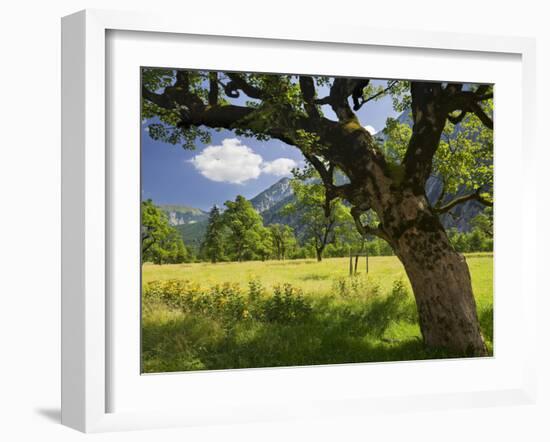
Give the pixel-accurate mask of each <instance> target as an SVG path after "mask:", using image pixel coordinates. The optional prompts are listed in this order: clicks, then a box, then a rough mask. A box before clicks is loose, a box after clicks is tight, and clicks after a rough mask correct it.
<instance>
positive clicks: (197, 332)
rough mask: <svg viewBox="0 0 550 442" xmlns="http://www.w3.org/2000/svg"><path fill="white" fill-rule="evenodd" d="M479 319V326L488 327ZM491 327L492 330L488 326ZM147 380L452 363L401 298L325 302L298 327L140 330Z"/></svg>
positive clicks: (187, 323) (176, 320)
mask: <svg viewBox="0 0 550 442" xmlns="http://www.w3.org/2000/svg"><path fill="white" fill-rule="evenodd" d="M486 315H487V316H483V315H481V316H482V321H486V322H487V323H488V322H489V321H491V326H492V312H491V317H490V318H489V313H486ZM486 325H487V324H486ZM142 349H143V353H142V355H143V367H144V371H145V372H149V373H152V372H157V373H158V372H170V371H188V370H216V369H237V368H259V367H283V366H300V365H324V364H343V363H359V362H388V361H405V360H421V359H435V358H449V357H457V356H463V355H456V354H455V355H453V354H450V353H448V352H445V351H444V350H439V351H438V350H435V351H434V350H428V349H426V348H425V347H424V345H423V343H422V341H421V338H420V330H419V327H418V320H417V315H416V308H415V305H414V302H413V301H411V299H410V298H407V296H406V293H403V292H400V291H397V292H395V291H394V293H392V294H390V295H388V296H386V297H380V298H378V299H374V300H371V301H369V302H368V303H358V302H340V301H338V300H335V299H334V298H326V299H324V300H322V301H319V302H317V303H316V304H314V306H313V309H312V313H311V314H310V315H309V316H308V317H307V318H305V319H302V320H300V321H288V322H277V321H271V322H269V321H265V320H262V319H261V318H259V317H258V318H254V317H253V316H250V317H248V318H246V319H242V320H236V321H231V322H227V321H225V322H224V321H221V320H220V319H219V318H214V317H211V316H206V315H197V314H193V315H191V314H187V315H186V314H183V313H182V314H180V315H179V316H173V317H171V318H170V319H168V320H166V321H148V320H145V321H144V323H143V334H142Z"/></svg>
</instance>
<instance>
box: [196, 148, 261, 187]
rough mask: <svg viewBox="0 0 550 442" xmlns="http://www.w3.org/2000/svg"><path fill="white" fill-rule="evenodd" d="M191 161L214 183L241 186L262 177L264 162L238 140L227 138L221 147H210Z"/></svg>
mask: <svg viewBox="0 0 550 442" xmlns="http://www.w3.org/2000/svg"><path fill="white" fill-rule="evenodd" d="M189 161H190V162H191V163H192V164H193V166H195V169H197V170H198V171H199V172H200V173H201V175H202V176H204V177H206V178H208V179H210V180H212V181H218V182H228V183H237V184H240V183H243V182H244V181H247V180H250V179H253V178H258V177H259V176H260V173H261V169H260V165H261V164H262V161H263V160H262V157H261V156H260V155H258V154H256V153H254V151H253V150H252V149H250V148H249V147H248V146H245V145H244V144H241V142H240V141H239V140H237V139H236V138H226V139H225V140H223V141H222V144H221V146H208V147H207V148H206V149H204V150H203V151H202V152H201V153H200V154H198V155H196V156H194V157H193V158H192V159H191V160H189Z"/></svg>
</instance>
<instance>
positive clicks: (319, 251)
mask: <svg viewBox="0 0 550 442" xmlns="http://www.w3.org/2000/svg"><path fill="white" fill-rule="evenodd" d="M323 249H324V247H322V248H315V253H316V255H317V261H318V262H321V261H322V260H323Z"/></svg>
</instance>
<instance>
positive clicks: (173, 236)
mask: <svg viewBox="0 0 550 442" xmlns="http://www.w3.org/2000/svg"><path fill="white" fill-rule="evenodd" d="M308 180H309V181H308ZM291 186H292V189H293V192H294V195H295V199H294V201H293V202H291V203H289V204H287V205H286V206H285V207H283V209H282V213H283V214H289V215H293V216H295V219H296V220H297V222H298V224H299V225H300V226H302V229H301V232H300V234H299V235H297V234H296V232H295V231H294V229H293V228H292V227H291V226H289V225H286V224H280V223H276V224H270V225H267V226H266V225H264V221H263V218H262V216H261V215H260V214H259V213H258V212H257V211H256V210H255V209H254V207H253V206H252V204H251V203H250V201H248V200H247V199H246V198H244V197H243V196H241V195H238V196H237V197H236V198H235V200H234V201H226V202H225V203H224V206H225V208H224V210H223V211H222V210H221V209H220V208H219V207H218V206H213V207H212V209H211V210H210V212H209V216H208V224H207V227H206V233H205V235H204V238H203V240H202V242H201V244H200V247H199V250H197V251H196V252H194V251H193V250H191V249H189V248H187V247H186V246H185V244H184V239H183V238H182V236H181V234H180V232H179V231H178V230H177V229H176V228H175V227H173V226H171V225H170V224H169V221H168V216H167V215H166V213H165V212H164V211H163V210H162V209H161V208H159V207H157V206H155V205H154V204H153V202H152V201H151V200H147V201H143V202H142V261H143V262H153V263H155V264H175V263H182V262H194V261H203V262H204V261H206V262H208V261H209V262H212V263H217V262H224V261H252V260H262V261H265V260H268V259H277V260H286V259H307V258H316V259H317V260H318V261H321V260H322V259H323V258H333V257H344V256H348V255H349V253H350V252H353V253H366V254H368V255H370V256H389V255H393V251H392V249H391V247H390V246H389V244H388V243H387V242H386V241H383V240H381V239H379V238H377V237H366V238H363V237H361V235H359V234H358V232H357V230H356V229H355V227H354V225H353V224H354V222H353V217H352V215H351V214H350V209H349V208H348V207H347V206H346V205H345V204H343V203H342V202H341V201H339V200H333V201H331V203H330V204H329V205H327V203H326V200H325V198H324V195H323V192H322V184H320V183H319V182H317V181H315V176H314V174H310V173H309V172H302V174H301V175H299V176H297V177H296V178H294V179H293V180H291ZM472 227H473V228H472V230H471V231H469V232H459V231H458V230H457V229H455V228H453V229H449V230H448V235H449V238H450V241H451V243H452V244H453V246H454V247H455V249H456V250H457V251H460V252H463V253H467V252H488V251H492V250H493V239H492V210H491V211H488V210H486V211H485V212H483V213H480V214H479V215H477V216H476V217H475V218H473V220H472Z"/></svg>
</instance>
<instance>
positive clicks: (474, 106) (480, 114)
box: [470, 103, 493, 130]
mask: <svg viewBox="0 0 550 442" xmlns="http://www.w3.org/2000/svg"><path fill="white" fill-rule="evenodd" d="M470 109H471V110H472V112H473V113H474V114H475V115H476V117H477V118H479V120H480V121H481V122H482V123H483V124H484V125H485V127H487V128H489V129H491V130H492V129H493V119H492V118H491V117H489V115H487V114H486V113H485V112H484V111H483V109H482V108H481V106H480V105H479V104H478V103H471V104H470Z"/></svg>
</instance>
